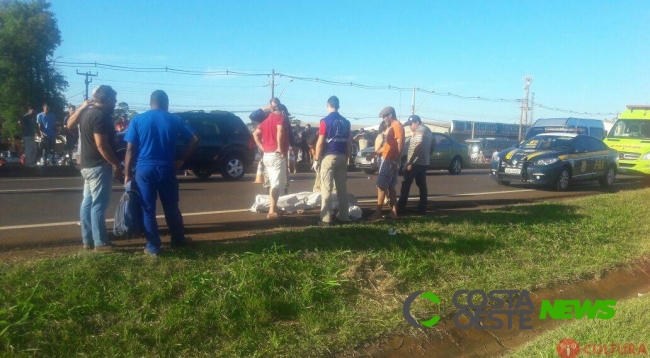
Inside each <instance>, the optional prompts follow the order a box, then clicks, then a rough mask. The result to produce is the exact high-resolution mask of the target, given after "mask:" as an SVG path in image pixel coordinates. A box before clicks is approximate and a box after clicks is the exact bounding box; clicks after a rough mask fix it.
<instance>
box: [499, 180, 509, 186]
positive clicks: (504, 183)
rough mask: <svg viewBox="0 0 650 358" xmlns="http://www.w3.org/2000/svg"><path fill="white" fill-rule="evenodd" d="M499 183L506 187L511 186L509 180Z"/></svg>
mask: <svg viewBox="0 0 650 358" xmlns="http://www.w3.org/2000/svg"><path fill="white" fill-rule="evenodd" d="M497 183H499V185H505V186H508V185H510V181H509V180H497Z"/></svg>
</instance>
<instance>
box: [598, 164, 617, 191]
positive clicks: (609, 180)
mask: <svg viewBox="0 0 650 358" xmlns="http://www.w3.org/2000/svg"><path fill="white" fill-rule="evenodd" d="M615 180H616V168H615V167H613V166H610V167H609V168H607V171H606V172H605V176H603V177H602V178H600V179H599V180H598V181H599V182H600V186H602V187H603V188H609V187H611V186H612V185H614V181H615Z"/></svg>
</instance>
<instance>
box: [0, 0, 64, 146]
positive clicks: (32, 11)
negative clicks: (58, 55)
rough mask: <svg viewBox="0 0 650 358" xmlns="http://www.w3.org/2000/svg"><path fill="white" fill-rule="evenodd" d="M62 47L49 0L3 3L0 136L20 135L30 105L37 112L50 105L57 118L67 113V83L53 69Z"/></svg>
mask: <svg viewBox="0 0 650 358" xmlns="http://www.w3.org/2000/svg"><path fill="white" fill-rule="evenodd" d="M60 44H61V33H60V32H59V28H58V26H57V21H56V18H55V17H54V14H53V13H52V12H51V11H50V3H49V2H48V1H46V0H31V1H21V0H0V134H1V135H2V136H3V137H7V136H15V135H17V134H18V125H17V122H18V119H19V118H20V117H21V116H22V115H23V114H24V113H25V110H26V108H25V107H26V106H28V105H31V106H32V107H33V108H34V110H35V111H36V113H38V112H39V111H40V109H41V107H42V104H43V103H46V102H47V103H48V104H49V105H50V109H51V111H52V112H53V113H55V114H57V117H60V115H61V114H62V113H63V111H64V107H65V99H64V96H63V94H62V93H63V91H64V90H65V89H66V88H67V86H68V82H67V81H66V80H65V78H64V77H63V76H62V75H61V73H60V72H59V71H58V70H57V69H56V68H55V67H54V61H53V55H54V50H55V49H56V48H57V47H58V46H59V45H60Z"/></svg>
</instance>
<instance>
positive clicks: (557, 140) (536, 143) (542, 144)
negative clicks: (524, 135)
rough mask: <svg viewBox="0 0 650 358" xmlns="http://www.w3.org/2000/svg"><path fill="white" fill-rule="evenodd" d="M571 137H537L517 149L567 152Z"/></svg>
mask: <svg viewBox="0 0 650 358" xmlns="http://www.w3.org/2000/svg"><path fill="white" fill-rule="evenodd" d="M572 141H573V137H564V136H537V137H533V138H531V139H529V140H527V141H525V142H523V143H522V144H521V145H520V146H519V147H520V148H524V149H541V150H567V149H569V147H570V146H571V142H572Z"/></svg>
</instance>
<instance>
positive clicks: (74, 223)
mask: <svg viewBox="0 0 650 358" xmlns="http://www.w3.org/2000/svg"><path fill="white" fill-rule="evenodd" d="M526 191H535V189H521V190H508V191H491V192H484V193H467V194H448V195H435V196H429V199H435V198H453V197H462V196H481V195H495V194H505V193H521V192H526ZM414 198H416V197H415V196H413V197H409V200H413V199H414ZM358 202H359V203H375V202H377V199H372V200H370V199H367V200H359V201H358ZM245 212H250V209H233V210H216V211H201V212H196V213H183V217H187V216H202V215H219V214H233V213H245ZM164 217H165V215H158V216H156V218H158V219H160V218H164ZM113 221H115V219H106V222H113ZM78 224H79V221H66V222H59V223H47V224H32V225H14V226H0V231H3V230H22V229H36V228H44V227H55V226H68V225H78Z"/></svg>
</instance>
